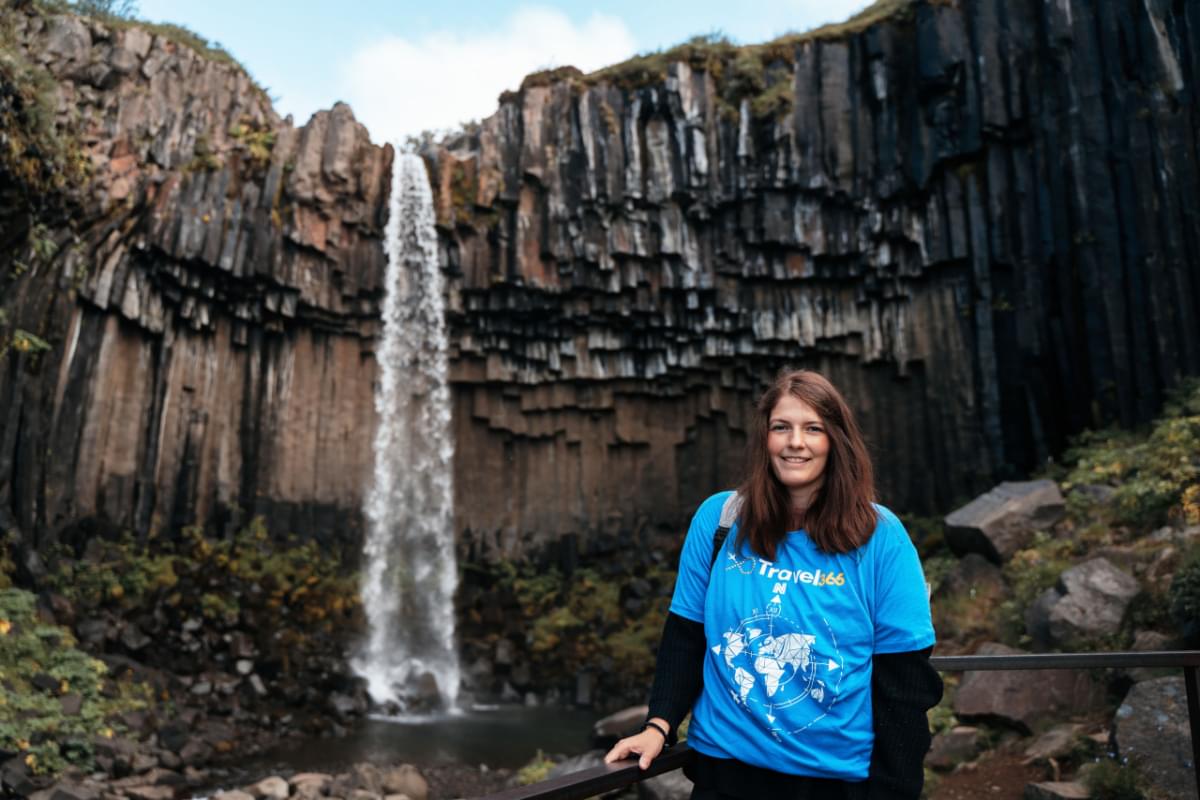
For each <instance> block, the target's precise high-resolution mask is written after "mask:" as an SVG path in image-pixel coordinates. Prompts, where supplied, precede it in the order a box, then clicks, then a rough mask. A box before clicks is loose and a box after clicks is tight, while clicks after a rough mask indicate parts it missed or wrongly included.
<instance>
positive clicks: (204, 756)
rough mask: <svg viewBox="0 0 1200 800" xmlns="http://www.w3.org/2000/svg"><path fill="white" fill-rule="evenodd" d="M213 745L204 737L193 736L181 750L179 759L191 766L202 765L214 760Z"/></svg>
mask: <svg viewBox="0 0 1200 800" xmlns="http://www.w3.org/2000/svg"><path fill="white" fill-rule="evenodd" d="M213 753H214V749H213V746H212V745H211V744H209V743H208V742H206V741H204V740H203V739H198V738H195V737H192V738H190V739H188V740H187V743H186V744H184V746H183V748H182V749H180V751H179V759H180V760H181V761H182V762H183V763H184V765H186V766H189V767H202V766H204V765H205V764H207V763H208V762H209V761H211V760H212V757H213Z"/></svg>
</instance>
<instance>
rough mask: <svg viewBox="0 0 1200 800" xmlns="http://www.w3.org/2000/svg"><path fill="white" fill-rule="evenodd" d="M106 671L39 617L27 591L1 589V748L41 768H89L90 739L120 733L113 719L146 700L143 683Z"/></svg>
mask: <svg viewBox="0 0 1200 800" xmlns="http://www.w3.org/2000/svg"><path fill="white" fill-rule="evenodd" d="M107 671H108V668H107V667H106V666H105V664H104V662H102V661H98V660H96V659H94V658H91V657H90V656H88V655H87V654H86V653H84V652H82V651H80V650H78V649H77V648H76V647H75V640H74V638H73V637H72V636H71V632H70V631H69V630H67V629H66V628H61V627H59V626H57V625H47V624H45V623H44V622H42V621H41V620H40V619H39V618H38V616H37V611H36V606H35V598H34V596H33V595H32V594H30V593H29V592H26V591H22V590H20V589H12V588H6V589H0V750H11V751H16V752H17V753H18V754H20V757H21V758H22V759H23V760H24V761H25V764H26V765H27V766H29V767H30V768H31V769H32V770H33V771H34V772H36V773H39V774H44V773H57V772H60V771H62V770H63V769H65V768H66V767H67V766H68V765H74V766H77V767H81V768H83V769H84V770H90V769H92V768H93V767H94V764H95V762H94V758H95V753H94V749H93V747H94V745H93V740H94V739H95V738H97V737H112V736H113V735H114V734H115V733H119V732H121V731H122V730H123V728H122V726H121V725H120V723H119V722H117V721H116V719H115V717H116V716H117V715H119V714H121V713H123V712H126V711H132V710H135V709H139V708H144V707H146V705H147V704H148V703H149V701H150V698H151V690H150V688H149V687H148V686H146V685H144V684H135V683H131V682H128V681H113V680H111V679H109V678H107V677H106V673H107ZM76 704H78V710H77V711H76V710H75V705H76Z"/></svg>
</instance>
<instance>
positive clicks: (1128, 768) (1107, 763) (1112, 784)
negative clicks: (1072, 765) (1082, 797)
mask: <svg viewBox="0 0 1200 800" xmlns="http://www.w3.org/2000/svg"><path fill="white" fill-rule="evenodd" d="M1083 782H1084V785H1085V786H1087V788H1088V791H1089V792H1091V795H1092V800H1145V798H1146V792H1145V778H1143V777H1142V773H1141V772H1140V771H1139V770H1138V769H1137V768H1136V767H1134V766H1133V765H1130V764H1119V763H1117V762H1116V761H1113V760H1111V759H1104V760H1103V761H1099V762H1097V763H1096V764H1095V765H1094V766H1093V767H1092V768H1091V769H1090V770H1088V772H1087V775H1086V776H1085V778H1084V781H1083Z"/></svg>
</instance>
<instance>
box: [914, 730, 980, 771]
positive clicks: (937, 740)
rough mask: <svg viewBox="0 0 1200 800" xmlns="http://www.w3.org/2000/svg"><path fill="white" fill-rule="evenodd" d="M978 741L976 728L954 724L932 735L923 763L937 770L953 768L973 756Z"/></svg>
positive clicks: (978, 736) (978, 734) (977, 746)
mask: <svg viewBox="0 0 1200 800" xmlns="http://www.w3.org/2000/svg"><path fill="white" fill-rule="evenodd" d="M980 743H981V736H980V733H979V729H978V728H975V727H972V726H970V725H956V726H954V727H953V728H951V729H950V730H948V731H942V732H941V733H939V734H938V735H937V736H934V737H933V742H932V744H931V745H930V748H929V755H928V756H926V757H925V763H926V764H928V765H929V766H930V767H932V768H933V769H937V770H948V769H953V768H954V767H956V766H958V765H959V764H961V763H962V762H964V761H970V760H971V759H973V758H975V755H976V753H978V752H979V746H980Z"/></svg>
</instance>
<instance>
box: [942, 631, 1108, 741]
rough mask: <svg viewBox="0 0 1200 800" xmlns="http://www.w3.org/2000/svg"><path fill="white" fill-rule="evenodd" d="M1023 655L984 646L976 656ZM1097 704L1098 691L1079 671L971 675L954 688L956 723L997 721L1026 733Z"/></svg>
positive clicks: (1100, 698)
mask: <svg viewBox="0 0 1200 800" xmlns="http://www.w3.org/2000/svg"><path fill="white" fill-rule="evenodd" d="M1023 652H1025V651H1023V650H1017V649H1014V648H1011V647H1007V646H1005V645H1002V644H996V643H992V642H989V643H987V644H984V645H982V646H981V647H980V648H979V650H978V652H977V655H1015V654H1018V653H1023ZM1103 703H1104V687H1103V686H1102V685H1101V684H1098V683H1096V682H1095V681H1094V680H1093V679H1092V677H1091V676H1090V675H1089V674H1088V673H1087V672H1086V671H1083V670H1067V669H1061V670H1058V669H1047V670H997V671H988V672H984V671H972V672H967V673H965V674H964V675H963V679H962V683H960V684H959V687H958V692H957V693H956V695H955V698H954V713H955V715H956V716H957V717H959V719H962V720H977V719H978V720H983V719H991V720H1000V721H1003V722H1006V723H1008V724H1010V725H1013V726H1015V727H1017V728H1019V729H1021V730H1023V731H1025V732H1029V731H1030V730H1032V729H1033V727H1034V726H1035V725H1036V724H1037V723H1038V722H1039V721H1042V720H1047V719H1054V718H1061V717H1062V716H1063V715H1066V714H1084V713H1087V712H1088V711H1091V710H1096V709H1099V708H1101V707H1102V706H1103Z"/></svg>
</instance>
